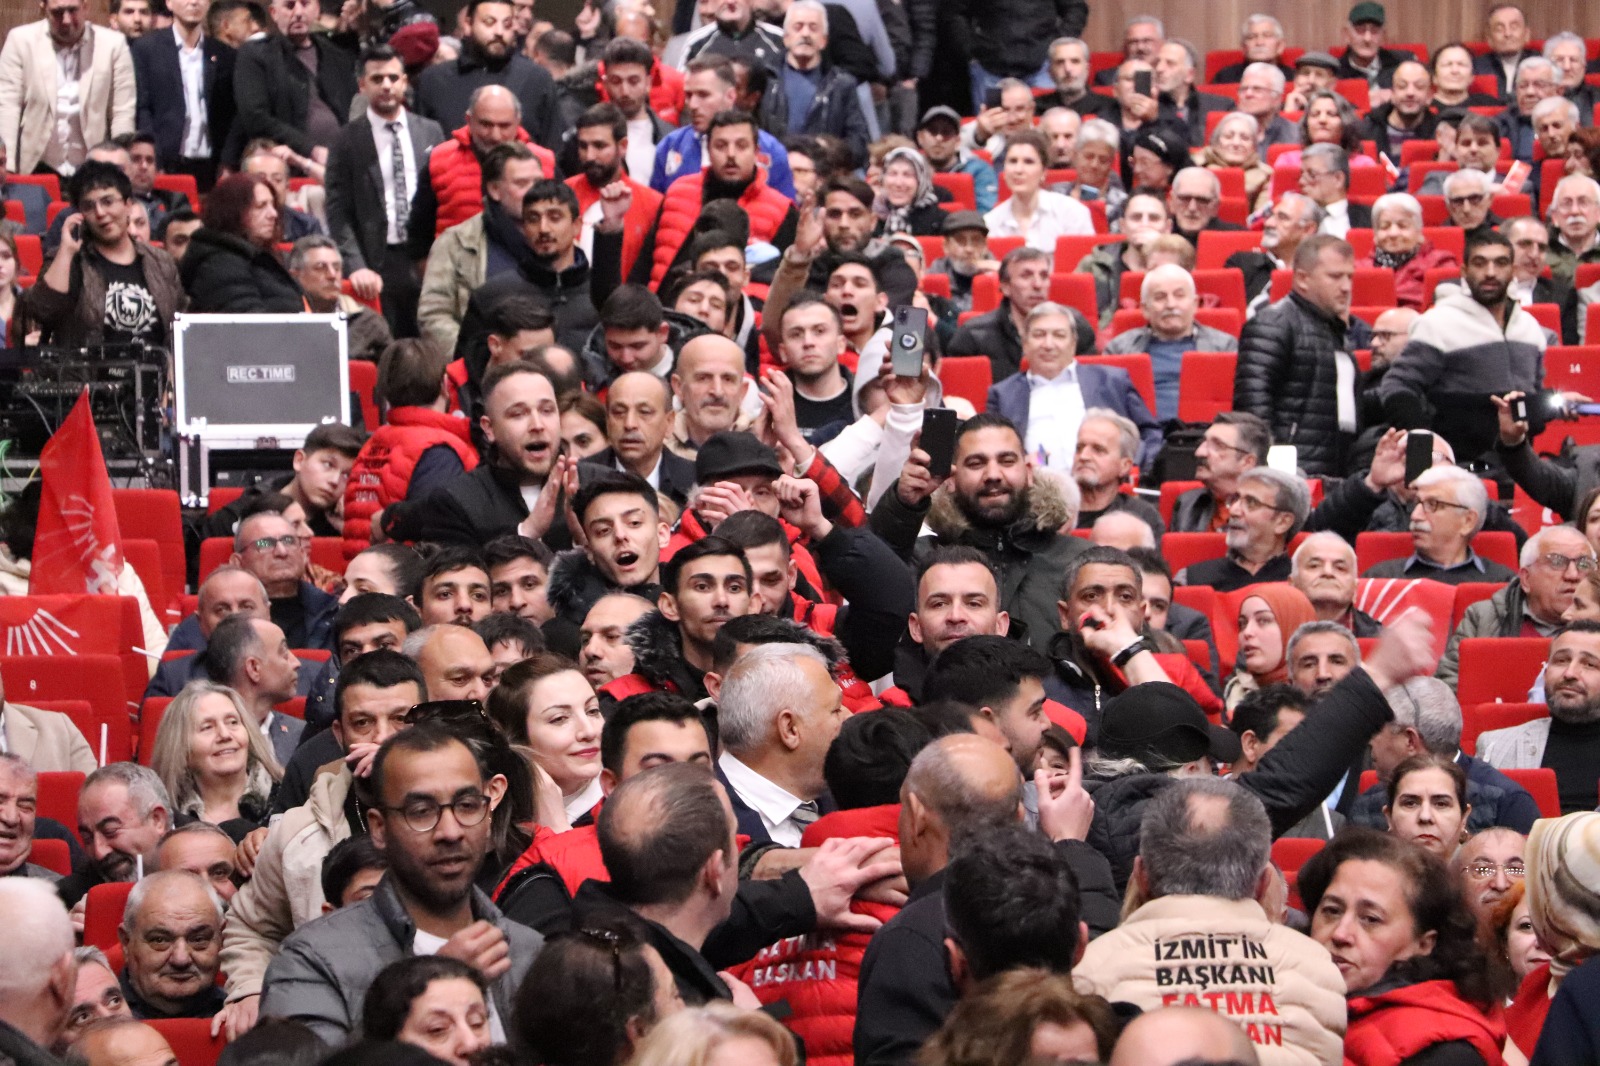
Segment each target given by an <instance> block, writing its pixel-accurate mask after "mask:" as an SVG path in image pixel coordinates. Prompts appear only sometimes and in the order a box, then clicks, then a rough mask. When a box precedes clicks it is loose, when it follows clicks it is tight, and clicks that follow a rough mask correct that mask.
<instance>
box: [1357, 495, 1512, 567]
mask: <svg viewBox="0 0 1600 1066" xmlns="http://www.w3.org/2000/svg"><path fill="white" fill-rule="evenodd" d="M1412 488H1413V489H1415V490H1416V494H1417V499H1416V503H1415V504H1414V505H1413V506H1412V508H1411V545H1412V549H1413V550H1412V553H1411V556H1410V557H1409V558H1406V559H1389V560H1386V561H1384V562H1381V563H1378V564H1377V565H1376V566H1372V567H1368V568H1367V572H1366V574H1365V575H1364V576H1365V577H1404V578H1427V579H1429V580H1432V581H1442V582H1444V583H1445V584H1446V585H1461V584H1466V583H1467V582H1479V581H1494V582H1500V581H1510V580H1511V579H1512V578H1513V577H1515V576H1516V575H1515V574H1513V573H1512V572H1511V569H1510V568H1509V567H1506V566H1504V565H1502V564H1500V563H1497V562H1495V561H1494V560H1493V559H1485V558H1483V556H1481V555H1479V554H1478V553H1477V552H1475V551H1473V550H1472V538H1473V537H1474V536H1476V535H1477V533H1478V531H1479V530H1481V529H1482V528H1483V521H1484V518H1485V517H1486V516H1487V515H1488V512H1489V495H1488V493H1487V492H1486V491H1485V490H1484V487H1483V480H1482V479H1481V478H1479V477H1478V475H1476V474H1473V473H1469V472H1468V471H1466V470H1463V469H1461V468H1460V467H1459V466H1435V467H1433V468H1431V469H1429V470H1426V471H1424V472H1423V474H1422V476H1420V477H1418V478H1417V479H1416V481H1414V482H1412Z"/></svg>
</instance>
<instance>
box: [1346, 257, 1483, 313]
mask: <svg viewBox="0 0 1600 1066" xmlns="http://www.w3.org/2000/svg"><path fill="white" fill-rule="evenodd" d="M1376 265H1377V264H1376V263H1374V262H1373V261H1372V256H1370V255H1368V256H1363V257H1361V258H1360V259H1357V260H1356V266H1357V267H1363V268H1365V267H1372V266H1376ZM1444 267H1455V268H1456V269H1458V270H1459V269H1460V267H1461V260H1459V259H1457V258H1456V254H1455V253H1454V252H1448V251H1445V250H1444V249H1443V248H1435V247H1434V246H1433V245H1432V244H1431V243H1429V242H1428V241H1423V242H1422V246H1421V247H1420V248H1418V249H1417V254H1416V255H1414V256H1412V257H1411V259H1410V260H1409V261H1408V262H1407V263H1406V264H1405V265H1404V266H1402V267H1401V268H1400V269H1399V270H1396V271H1395V272H1394V298H1395V303H1397V304H1399V305H1400V306H1401V307H1409V308H1411V309H1412V310H1413V311H1420V310H1422V303H1423V298H1424V294H1423V291H1422V284H1423V280H1424V278H1425V277H1426V275H1427V273H1428V271H1430V270H1439V269H1442V268H1444Z"/></svg>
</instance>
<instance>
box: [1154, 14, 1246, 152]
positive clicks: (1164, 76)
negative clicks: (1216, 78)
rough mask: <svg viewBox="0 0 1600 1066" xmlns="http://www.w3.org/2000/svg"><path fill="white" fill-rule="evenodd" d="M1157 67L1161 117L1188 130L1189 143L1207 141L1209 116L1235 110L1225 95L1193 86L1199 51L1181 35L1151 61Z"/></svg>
mask: <svg viewBox="0 0 1600 1066" xmlns="http://www.w3.org/2000/svg"><path fill="white" fill-rule="evenodd" d="M1151 64H1152V65H1153V66H1154V67H1155V79H1154V80H1155V87H1156V90H1157V92H1158V93H1159V94H1160V95H1159V97H1158V99H1159V101H1160V105H1161V111H1160V114H1161V120H1162V121H1163V122H1166V123H1168V124H1169V125H1176V126H1179V127H1182V128H1183V129H1186V130H1188V131H1189V143H1190V144H1205V143H1206V116H1207V115H1209V114H1212V113H1213V112H1225V111H1231V110H1233V101H1231V100H1229V99H1228V98H1227V97H1226V96H1217V95H1215V94H1213V93H1203V92H1200V91H1199V90H1198V89H1196V88H1195V86H1194V81H1195V67H1197V66H1199V65H1200V54H1199V52H1198V51H1196V49H1195V46H1194V45H1192V44H1190V43H1189V42H1188V41H1185V40H1182V39H1181V38H1177V37H1174V38H1172V39H1171V40H1169V41H1166V42H1165V43H1163V44H1162V45H1161V47H1160V48H1159V49H1157V51H1156V55H1155V58H1154V59H1152V60H1151Z"/></svg>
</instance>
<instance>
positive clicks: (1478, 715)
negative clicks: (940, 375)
mask: <svg viewBox="0 0 1600 1066" xmlns="http://www.w3.org/2000/svg"><path fill="white" fill-rule="evenodd" d="M1549 713H1550V709H1549V708H1548V707H1546V706H1545V705H1544V704H1542V703H1475V704H1471V705H1468V706H1463V707H1462V708H1461V750H1462V751H1464V752H1466V753H1467V754H1468V755H1475V754H1477V751H1478V738H1479V737H1480V736H1482V735H1483V734H1485V733H1492V732H1494V731H1495V730H1496V729H1510V728H1511V727H1512V726H1518V725H1521V724H1522V723H1523V722H1531V721H1533V720H1534V719H1535V718H1543V717H1545V716H1546V715H1548V714H1549Z"/></svg>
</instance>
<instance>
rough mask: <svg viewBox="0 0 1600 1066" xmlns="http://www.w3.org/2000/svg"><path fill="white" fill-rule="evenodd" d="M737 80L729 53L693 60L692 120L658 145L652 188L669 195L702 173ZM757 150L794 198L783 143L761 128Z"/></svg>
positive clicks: (770, 177) (688, 95) (687, 91)
mask: <svg viewBox="0 0 1600 1066" xmlns="http://www.w3.org/2000/svg"><path fill="white" fill-rule="evenodd" d="M730 2H732V3H739V2H741V0H730ZM780 51H781V49H780ZM736 82H737V78H736V77H735V76H734V72H733V63H732V62H730V61H729V60H728V59H727V58H726V57H725V56H721V55H705V56H701V57H699V58H698V59H695V60H693V61H691V62H690V63H689V65H688V67H687V68H686V74H685V77H684V79H683V101H684V105H683V106H684V111H685V113H686V115H685V117H686V118H687V119H688V121H687V122H685V123H684V125H683V126H682V127H681V128H679V129H677V130H675V131H674V132H672V133H670V134H668V135H667V136H665V137H663V138H662V139H661V142H660V143H659V144H657V145H656V160H655V167H654V169H652V170H651V172H650V187H651V188H652V189H654V190H655V191H656V192H659V193H664V192H666V191H667V189H668V188H669V187H670V186H671V185H672V183H673V182H674V181H676V180H677V179H679V178H681V177H684V176H685V175H691V174H698V173H700V170H701V168H702V167H703V166H704V155H703V153H704V151H705V149H706V137H707V134H708V133H709V131H710V129H711V120H712V119H714V118H715V117H716V116H717V115H719V114H721V113H722V112H724V111H728V110H731V109H732V108H733V107H734V103H735V99H736V98H737V96H738V91H737V89H736V88H735V85H736ZM756 150H757V151H758V152H759V153H760V155H761V158H762V159H765V160H767V163H766V173H767V183H768V184H769V185H771V186H772V188H774V189H776V190H778V192H780V193H782V194H783V195H784V196H787V197H792V196H794V174H793V172H791V171H790V169H789V153H788V152H786V151H784V147H783V144H782V142H780V141H779V140H778V139H777V138H776V137H774V136H773V135H772V134H770V133H768V132H767V131H766V130H761V131H759V132H758V134H757V136H756ZM641 176H642V175H641ZM696 213H697V214H698V211H697V212H696Z"/></svg>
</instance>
